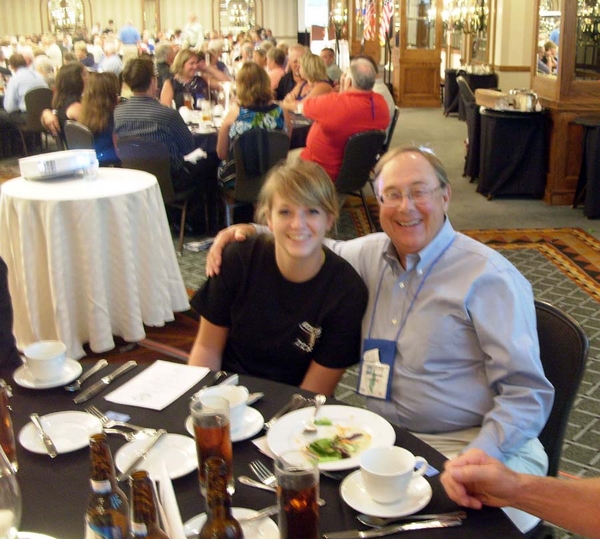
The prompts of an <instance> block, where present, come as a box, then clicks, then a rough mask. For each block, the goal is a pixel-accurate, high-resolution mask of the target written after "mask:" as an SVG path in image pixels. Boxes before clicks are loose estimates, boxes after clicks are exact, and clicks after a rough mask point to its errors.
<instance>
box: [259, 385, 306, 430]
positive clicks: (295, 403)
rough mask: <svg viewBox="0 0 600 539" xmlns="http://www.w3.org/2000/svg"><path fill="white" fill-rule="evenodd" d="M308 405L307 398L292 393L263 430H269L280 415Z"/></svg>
mask: <svg viewBox="0 0 600 539" xmlns="http://www.w3.org/2000/svg"><path fill="white" fill-rule="evenodd" d="M308 403H309V400H308V399H307V398H305V397H303V396H302V395H300V393H294V394H293V395H292V398H291V399H290V400H289V401H288V402H287V403H286V404H285V405H284V406H283V408H281V409H280V410H279V411H278V412H277V413H276V414H275V415H274V416H273V417H272V418H271V419H269V421H267V422H266V423H265V426H264V429H265V430H269V429H270V428H271V427H272V426H273V425H274V424H275V422H276V421H277V420H278V419H279V418H280V417H281V416H282V415H284V414H287V413H289V412H291V411H293V410H297V409H298V408H304V407H305V406H307V405H308Z"/></svg>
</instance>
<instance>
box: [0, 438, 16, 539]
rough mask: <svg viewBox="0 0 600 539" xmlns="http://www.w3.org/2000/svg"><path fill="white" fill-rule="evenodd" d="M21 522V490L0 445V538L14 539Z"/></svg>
mask: <svg viewBox="0 0 600 539" xmlns="http://www.w3.org/2000/svg"><path fill="white" fill-rule="evenodd" d="M19 524H21V491H20V489H19V484H18V483H17V478H16V477H15V472H14V470H13V467H12V465H11V463H10V461H9V460H8V458H7V456H6V453H5V452H4V449H2V446H0V539H16V537H17V532H18V530H19Z"/></svg>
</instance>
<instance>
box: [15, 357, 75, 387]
mask: <svg viewBox="0 0 600 539" xmlns="http://www.w3.org/2000/svg"><path fill="white" fill-rule="evenodd" d="M82 371H83V367H82V365H81V363H79V361H75V360H74V359H69V358H67V359H65V364H64V367H63V371H62V373H61V375H60V378H59V379H58V380H54V381H52V382H39V381H38V380H36V379H35V378H34V377H33V375H32V374H31V371H30V370H29V369H28V368H27V365H21V366H20V367H19V368H17V370H15V372H14V373H13V378H14V379H15V382H17V384H19V385H20V386H21V387H26V388H28V389H50V388H52V387H60V386H64V385H66V384H69V383H71V382H72V381H73V380H75V379H76V378H77V377H78V376H79V375H80V374H81V372H82Z"/></svg>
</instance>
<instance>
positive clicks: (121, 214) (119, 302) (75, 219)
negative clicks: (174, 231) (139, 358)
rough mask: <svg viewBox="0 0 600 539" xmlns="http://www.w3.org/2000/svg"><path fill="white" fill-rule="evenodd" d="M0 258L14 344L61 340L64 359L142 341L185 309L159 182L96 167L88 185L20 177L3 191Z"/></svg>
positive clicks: (76, 180) (137, 173) (133, 172)
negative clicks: (86, 345) (5, 270)
mask: <svg viewBox="0 0 600 539" xmlns="http://www.w3.org/2000/svg"><path fill="white" fill-rule="evenodd" d="M0 256H2V258H3V259H4V261H5V262H6V264H7V266H8V276H9V288H10V292H11V296H12V302H13V309H14V318H15V322H14V334H15V337H16V339H17V346H18V347H19V348H20V349H22V348H23V347H24V346H26V345H27V344H29V343H31V342H33V341H37V340H42V339H59V340H61V341H63V342H64V343H65V344H66V346H67V356H68V357H70V358H73V359H78V358H80V357H82V356H84V355H85V352H84V350H83V344H84V343H87V342H89V343H90V347H91V349H92V350H93V351H95V352H104V351H107V350H110V349H111V348H113V347H114V339H113V335H119V336H121V337H123V338H124V339H125V340H127V341H132V342H135V341H139V340H141V339H143V338H144V337H145V331H144V324H146V325H149V326H162V325H164V323H165V322H168V321H171V320H173V319H174V314H173V313H174V312H175V311H184V310H186V309H188V308H189V303H188V297H187V293H186V290H185V286H184V284H183V279H182V278H181V273H180V271H179V265H178V263H177V258H176V254H175V250H174V246H173V240H172V238H171V233H170V230H169V225H168V222H167V216H166V212H165V208H164V204H163V200H162V196H161V193H160V189H159V186H158V183H157V181H156V178H155V177H154V176H152V175H151V174H148V173H146V172H141V171H137V170H129V169H119V168H101V169H100V170H99V172H98V178H97V179H96V180H95V181H89V180H84V179H82V178H81V177H78V176H74V177H69V178H60V179H52V180H45V181H30V180H26V179H23V178H16V179H14V180H10V181H8V182H6V183H4V184H3V185H2V194H1V197H0Z"/></svg>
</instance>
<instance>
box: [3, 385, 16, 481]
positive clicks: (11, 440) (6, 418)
mask: <svg viewBox="0 0 600 539" xmlns="http://www.w3.org/2000/svg"><path fill="white" fill-rule="evenodd" d="M10 397H12V393H11V390H10V386H9V385H8V384H7V383H6V382H5V381H4V380H3V379H2V378H0V444H1V445H2V449H4V453H6V457H7V458H8V460H9V462H10V463H11V465H12V467H13V470H14V471H15V472H16V471H17V470H18V469H19V463H18V462H17V444H16V443H15V433H14V431H13V424H12V419H11V417H10V404H9V402H8V399H9V398H10Z"/></svg>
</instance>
